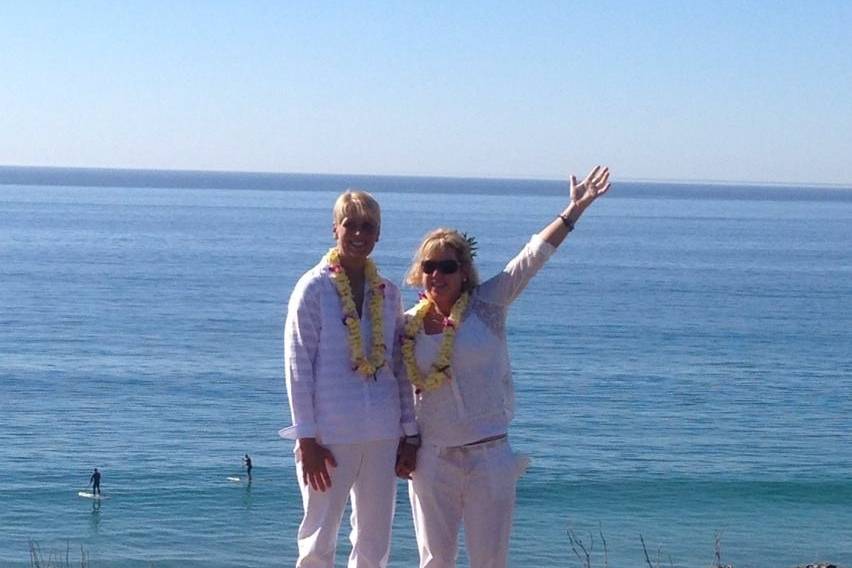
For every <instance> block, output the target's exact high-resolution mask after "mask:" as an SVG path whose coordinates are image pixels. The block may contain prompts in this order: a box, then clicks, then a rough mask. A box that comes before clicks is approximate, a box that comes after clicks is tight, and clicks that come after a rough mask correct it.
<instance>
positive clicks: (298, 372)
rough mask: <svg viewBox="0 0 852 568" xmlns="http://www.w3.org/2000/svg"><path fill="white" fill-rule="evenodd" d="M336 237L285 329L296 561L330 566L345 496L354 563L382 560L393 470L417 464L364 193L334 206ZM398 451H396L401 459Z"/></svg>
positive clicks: (394, 305) (375, 224) (394, 301)
mask: <svg viewBox="0 0 852 568" xmlns="http://www.w3.org/2000/svg"><path fill="white" fill-rule="evenodd" d="M332 221H333V222H332V234H333V235H334V240H335V245H334V247H333V248H332V249H331V250H329V251H328V252H327V253H326V254H325V255H324V256H323V257H322V259H321V260H320V261H319V263H318V264H317V265H316V266H314V267H313V268H312V269H311V270H309V271H308V272H306V273H305V274H304V275H303V276H302V277H301V278H300V279H299V281H298V282H297V283H296V286H295V288H294V289H293V292H292V294H291V296H290V302H289V304H288V308H287V320H286V323H285V329H284V367H285V378H286V385H287V395H288V398H289V401H290V413H291V415H292V419H293V425H292V426H291V427H289V428H285V429H283V430H281V432H280V434H281V436H282V437H285V438H289V439H295V440H297V442H296V451H295V453H296V470H297V477H298V482H299V489H300V491H301V493H302V505H303V508H304V516H303V518H302V522H301V524H300V525H299V533H298V546H299V559H298V561H297V564H296V566H304V567H308V566H310V567H312V568H313V567H323V568H332V567H333V566H334V553H335V549H336V547H337V533H338V528H339V527H340V523H341V519H342V516H343V512H344V509H345V507H346V503H347V501H350V498H351V505H352V517H351V518H352V534H351V536H350V540H351V542H352V553H351V554H350V557H349V558H350V566H376V567H384V566H386V565H387V562H388V554H389V550H390V536H391V525H392V519H393V509H394V502H395V498H396V478H395V477H394V468H395V466H396V465H397V461H399V463H400V465H401V466H404V467H406V468H407V469H409V470H410V469H411V468H413V460H414V455H415V450H414V448H413V446H411V444H409V443H405V439H406V438H405V436H414V435H415V434H416V433H417V429H416V424H415V422H414V412H413V408H412V401H411V397H410V394H409V393H410V390H411V386H410V385H409V383H408V381H407V380H406V379H405V378H404V377H402V376H400V377H396V376H395V374H394V372H393V370H392V366H393V365H392V362H393V360H394V355H395V353H396V351H397V349H398V341H397V337H398V336H399V334H400V333H401V331H402V330H401V321H402V304H401V300H400V294H399V289H398V288H397V287H396V286H394V284H393V283H392V282H391V281H389V280H387V279H386V278H383V277H382V276H381V275H380V274H379V272H378V268H377V267H376V265H375V263H374V262H373V260H372V259H371V258H370V254H371V253H372V252H373V247H374V246H375V244H376V243H377V242H378V240H379V233H380V228H381V210H380V208H379V204H378V203H377V202H376V200H375V199H374V198H373V196H372V195H370V194H369V193H366V192H363V191H346V192H344V193H343V194H341V195H340V196H339V197H338V198H337V200H336V202H335V204H334V208H333V210H332ZM397 456H399V458H398V457H397Z"/></svg>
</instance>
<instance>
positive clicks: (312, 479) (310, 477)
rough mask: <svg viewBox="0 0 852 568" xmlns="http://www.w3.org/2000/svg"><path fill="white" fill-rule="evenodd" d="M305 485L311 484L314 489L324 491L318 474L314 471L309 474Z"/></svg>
mask: <svg viewBox="0 0 852 568" xmlns="http://www.w3.org/2000/svg"><path fill="white" fill-rule="evenodd" d="M305 485H310V486H311V489H313V490H314V491H322V489H320V486H319V481H318V480H317V476H316V475H314V474H313V473H311V474H308V482H307V483H306V484H305Z"/></svg>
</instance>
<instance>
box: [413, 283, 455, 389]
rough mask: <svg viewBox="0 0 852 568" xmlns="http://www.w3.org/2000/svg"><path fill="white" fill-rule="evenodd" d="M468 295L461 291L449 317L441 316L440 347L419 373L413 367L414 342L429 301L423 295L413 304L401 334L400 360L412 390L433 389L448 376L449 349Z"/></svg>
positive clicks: (415, 367)
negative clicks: (442, 323)
mask: <svg viewBox="0 0 852 568" xmlns="http://www.w3.org/2000/svg"><path fill="white" fill-rule="evenodd" d="M469 299H470V295H469V294H468V293H467V292H465V293H464V294H462V295H461V296H460V297H459V299H458V300H456V303H455V304H453V309H452V311H451V312H450V317H448V318H444V339H443V340H442V341H441V347H440V349H439V350H438V356H437V357H436V358H435V361H434V362H433V363H432V366H431V367H430V368H429V373H428V374H427V375H425V376H424V375H423V373H421V372H420V368H419V367H418V366H417V358H416V356H415V355H414V346H415V343H416V341H417V334H418V333H420V330H421V329H423V318H424V317H426V313H427V312H428V311H429V308H430V307H431V306H432V301H431V300H429V299H428V298H423V299H421V300H420V302H419V303H418V304H417V305H416V306H415V307H414V314H413V315H411V316H409V317H408V320H407V321H406V322H405V335H403V337H402V348H401V349H402V360H403V361H404V362H405V370H406V371H407V372H408V379H409V380H410V381H411V384H412V385H414V389H415V391H416V392H418V393H420V392H423V391H431V390H435V389H437V388H438V387H440V386H441V385H443V384H444V382H445V381H448V380H450V378H451V376H452V375H451V369H450V364H451V362H452V360H453V348H454V347H455V341H456V333H458V328H459V326H460V325H461V320H462V316H463V315H464V312H465V310H466V309H467V302H468V300H469Z"/></svg>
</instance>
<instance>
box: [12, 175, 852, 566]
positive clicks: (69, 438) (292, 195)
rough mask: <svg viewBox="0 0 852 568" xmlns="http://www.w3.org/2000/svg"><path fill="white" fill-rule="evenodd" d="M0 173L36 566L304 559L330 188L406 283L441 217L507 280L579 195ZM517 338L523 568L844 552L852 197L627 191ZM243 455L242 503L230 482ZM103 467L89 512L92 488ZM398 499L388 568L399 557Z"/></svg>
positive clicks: (295, 179)
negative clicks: (285, 357) (294, 427)
mask: <svg viewBox="0 0 852 568" xmlns="http://www.w3.org/2000/svg"><path fill="white" fill-rule="evenodd" d="M39 176H41V177H39ZM81 179H82V182H81V181H80V180H81ZM152 180H153V181H152ZM0 183H3V184H2V185H0V393H1V394H0V476H1V477H0V566H24V565H26V564H27V560H28V558H29V556H28V543H29V541H30V540H33V541H36V542H37V543H38V544H39V545H40V546H41V548H42V549H43V550H44V551H49V550H53V551H59V550H62V551H64V550H65V548H66V545H70V547H71V551H72V553H71V558H72V560H73V559H74V558H75V557H78V556H79V553H78V551H79V547H80V546H81V545H82V546H83V547H84V548H85V549H86V551H87V552H88V553H89V555H90V557H91V559H92V566H95V567H97V566H103V567H115V568H125V567H136V566H139V567H142V566H145V567H148V566H156V567H199V568H200V567H205V568H208V567H236V566H246V567H248V566H273V565H275V566H287V565H292V564H293V563H294V560H295V555H296V547H295V533H296V528H297V526H298V523H299V519H300V515H301V504H300V501H299V497H298V492H297V487H296V482H295V470H294V464H293V459H292V452H291V450H292V448H291V445H290V443H288V442H285V441H283V440H280V439H278V438H277V436H276V431H277V430H278V429H279V428H281V427H282V426H285V425H288V424H289V410H288V408H287V401H286V396H285V392H284V386H283V379H282V347H281V343H282V321H283V317H284V310H285V306H286V301H287V298H288V296H289V294H290V290H291V288H292V286H293V284H294V283H295V281H296V279H297V278H298V276H299V275H300V274H301V273H302V272H304V271H305V270H306V269H308V268H309V267H310V266H312V265H313V264H314V263H315V262H316V261H317V259H318V258H319V257H320V255H321V254H322V253H323V252H324V251H325V250H326V249H327V248H328V247H329V246H330V245H331V244H332V240H331V226H330V223H331V219H330V217H331V215H330V209H331V205H332V203H333V200H334V198H335V196H336V195H337V193H339V191H341V190H343V189H345V188H346V187H347V186H349V185H358V186H361V187H364V188H365V189H367V190H371V191H374V192H376V194H377V197H378V198H379V200H380V202H381V204H382V207H383V215H384V222H383V227H382V240H381V241H380V243H379V245H378V247H377V249H376V252H375V254H374V258H375V259H376V261H377V262H378V263H379V265H380V267H381V269H382V270H383V272H384V273H385V274H386V275H388V276H389V277H390V278H392V279H393V280H395V281H400V280H401V279H402V275H403V272H404V270H405V269H406V267H407V263H408V261H409V259H410V256H411V253H412V251H413V250H414V248H415V246H416V244H417V243H418V241H419V239H420V237H421V236H422V235H423V234H424V233H425V232H426V231H427V230H428V229H430V228H432V227H434V226H437V225H448V226H454V227H458V228H460V229H462V230H464V231H467V232H468V233H472V234H473V235H475V236H476V237H477V239H478V241H479V244H480V253H479V257H478V258H477V261H478V263H479V267H480V272H481V273H482V274H483V276H487V275H491V274H493V273H495V272H496V271H498V270H499V269H500V268H501V267H502V265H503V263H505V261H506V260H508V258H510V257H511V256H512V255H513V254H514V253H515V252H516V251H517V250H518V249H519V248H520V247H521V246H522V245H523V244H524V243H525V241H526V240H527V239H528V238H529V235H531V234H532V233H534V232H536V231H538V230H539V229H540V228H541V227H542V226H543V225H544V223H546V222H548V221H549V220H550V219H552V218H553V217H554V215H555V214H556V213H557V212H558V211H560V209H561V207H562V206H563V204H564V202H565V192H566V191H567V190H566V189H565V188H564V187H563V186H562V185H560V184H556V183H553V182H535V181H518V182H513V181H507V180H448V179H428V178H419V179H414V178H408V179H407V178H369V177H352V178H347V177H346V176H277V177H276V176H263V175H253V174H220V175H217V174H201V173H198V174H194V173H188V174H180V175H177V174H175V175H172V177H169V175H168V174H164V173H157V172H152V173H148V174H146V173H144V172H131V173H130V174H123V173H116V172H112V173H110V172H93V173H90V175H88V177H85V176H84V177H82V178H81V177H80V176H79V175H77V176H76V177H75V176H73V175H71V173H67V172H64V171H62V170H50V171H47V170H45V171H37V170H19V169H8V168H7V169H2V168H0ZM32 183H35V184H38V185H27V184H32ZM169 184H171V186H169ZM151 185H154V186H160V187H150V186H151ZM164 185H165V186H168V187H162V186H164ZM251 188H254V189H251ZM405 294H406V300H407V301H408V302H409V303H411V302H412V301H413V299H414V297H415V295H416V292H415V291H414V290H411V289H406V291H405ZM509 329H510V349H511V353H512V360H513V365H514V370H515V382H516V385H517V389H518V411H517V417H516V419H515V422H514V425H513V429H512V438H513V444H514V445H515V447H516V449H517V450H518V451H522V452H524V453H527V454H529V455H531V456H532V458H533V464H532V466H531V468H530V470H529V471H528V473H527V474H526V476H525V477H523V478H522V479H521V481H520V485H519V487H518V506H517V513H516V522H515V529H514V533H513V539H512V546H511V549H512V565H513V566H518V567H531V566H536V567H537V566H542V567H550V566H553V567H557V566H560V567H561V566H579V565H580V564H579V562H578V561H577V559H576V557H574V556H573V553H572V552H571V548H570V545H569V542H568V538H567V537H566V530H567V529H569V528H573V529H574V530H576V531H577V533H578V534H579V535H580V536H582V537H583V538H584V539H585V541H586V542H587V544H588V540H589V536H588V535H589V533H590V532H591V533H593V534H594V535H595V540H596V542H595V555H596V560H595V565H596V566H597V565H600V566H602V565H603V557H602V552H603V546H602V544H601V542H600V537H599V536H598V531H599V530H600V531H602V532H603V535H604V536H605V537H606V543H607V549H608V556H609V562H610V564H611V565H612V566H640V565H643V563H644V556H643V554H642V545H641V543H640V540H639V535H640V534H641V535H642V536H643V538H644V539H645V542H646V543H647V545H648V547H649V552H650V553H651V555H652V558H653V557H654V556H655V555H656V554H657V553H658V550H662V558H663V563H664V564H666V565H669V559H671V565H673V566H678V567H681V566H690V567H693V566H695V567H698V566H702V567H703V566H707V565H709V564H710V563H711V562H712V561H713V553H714V539H715V536H716V534H717V533H721V545H722V560H723V561H725V562H730V563H733V564H734V565H735V566H737V568H746V567H786V566H792V565H794V564H797V563H804V562H809V561H815V560H819V559H827V560H831V561H833V562H835V563H839V564H841V565H847V566H848V565H852V440H850V430H852V190H841V189H826V188H823V189H807V188H758V187H731V186H727V187H710V186H677V185H658V184H647V183H646V184H628V183H624V184H620V185H616V187H615V188H614V189H613V191H612V194H611V195H608V196H607V197H606V198H604V199H602V200H601V201H600V202H599V203H596V204H595V205H594V207H593V208H592V209H591V210H589V211H588V213H587V215H586V216H585V217H584V218H583V219H582V221H581V222H580V223H579V224H578V227H577V231H576V232H575V233H573V234H572V235H571V237H570V239H569V240H568V241H566V243H565V244H564V245H563V247H562V248H561V249H560V250H559V252H558V253H557V254H556V255H555V256H554V258H553V259H552V261H551V262H550V263H549V264H548V266H546V267H545V269H544V270H543V271H542V272H541V273H540V274H539V275H538V276H537V277H536V279H535V280H534V281H533V282H532V284H531V285H530V287H529V288H528V289H527V291H526V292H525V294H524V295H523V296H522V297H521V298H520V299H519V300H518V302H517V303H516V304H515V305H514V307H513V309H512V312H511V315H510V321H509ZM246 452H248V453H249V454H251V455H252V458H253V459H254V462H255V470H254V474H255V481H254V483H253V484H252V485H251V486H246V485H245V484H237V483H233V482H230V481H228V480H227V476H231V475H239V474H240V473H241V467H240V459H241V456H242V455H243V454H244V453H246ZM95 466H97V467H98V468H100V469H101V470H102V472H103V482H102V485H103V490H104V493H105V494H108V495H109V497H110V499H108V500H105V501H103V503H102V504H101V505H100V506H98V505H97V504H93V503H92V501H89V500H85V499H81V498H79V497H78V496H77V491H79V490H81V489H83V488H85V486H86V483H87V481H88V478H89V475H90V473H91V470H92V468H93V467H95ZM399 490H400V491H399V497H398V507H397V509H398V511H397V516H396V523H395V532H394V537H393V550H392V559H391V565H392V566H397V567H410V566H414V565H415V563H416V550H415V545H414V538H413V531H412V528H411V515H410V512H409V508H408V501H407V491H406V489H405V486H404V485H403V484H401V483H400V486H399ZM347 531H348V527H346V522H345V521H344V531H342V534H341V539H340V547H339V555H340V558H341V559H342V558H343V557H344V556H345V554H347V553H348V549H349V546H348V540H347V538H346V532H347ZM341 563H342V560H341ZM462 565H466V561H465V560H464V559H462Z"/></svg>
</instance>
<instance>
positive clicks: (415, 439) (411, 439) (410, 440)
mask: <svg viewBox="0 0 852 568" xmlns="http://www.w3.org/2000/svg"><path fill="white" fill-rule="evenodd" d="M403 441H404V442H405V443H406V444H408V445H409V446H414V447H415V448H419V447H420V434H415V435H413V436H406V437H405V438H403Z"/></svg>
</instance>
